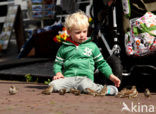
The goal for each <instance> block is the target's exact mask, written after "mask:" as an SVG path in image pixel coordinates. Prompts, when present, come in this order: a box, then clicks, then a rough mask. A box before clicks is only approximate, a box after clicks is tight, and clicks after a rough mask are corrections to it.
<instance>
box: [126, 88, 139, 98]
mask: <svg viewBox="0 0 156 114" xmlns="http://www.w3.org/2000/svg"><path fill="white" fill-rule="evenodd" d="M137 96H138V91H137V89H136V86H132V88H131V89H127V90H126V92H125V93H124V97H128V98H135V97H137Z"/></svg>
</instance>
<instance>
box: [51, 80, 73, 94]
mask: <svg viewBox="0 0 156 114" xmlns="http://www.w3.org/2000/svg"><path fill="white" fill-rule="evenodd" d="M73 82H74V78H73V77H65V78H60V79H57V80H53V81H51V82H50V83H49V86H51V85H53V91H54V92H57V91H59V90H61V89H64V88H65V89H66V92H69V91H70V88H73Z"/></svg>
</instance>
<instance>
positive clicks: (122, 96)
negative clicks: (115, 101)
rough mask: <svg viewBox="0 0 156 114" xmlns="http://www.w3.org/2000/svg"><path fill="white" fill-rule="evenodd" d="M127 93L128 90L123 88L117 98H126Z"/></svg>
mask: <svg viewBox="0 0 156 114" xmlns="http://www.w3.org/2000/svg"><path fill="white" fill-rule="evenodd" d="M126 92H127V88H123V89H122V90H121V91H120V92H119V93H118V94H117V95H116V97H120V98H124V97H125V96H124V95H125V93H126Z"/></svg>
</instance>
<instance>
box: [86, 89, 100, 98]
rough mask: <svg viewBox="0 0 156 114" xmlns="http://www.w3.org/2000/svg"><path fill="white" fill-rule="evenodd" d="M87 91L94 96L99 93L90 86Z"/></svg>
mask: <svg viewBox="0 0 156 114" xmlns="http://www.w3.org/2000/svg"><path fill="white" fill-rule="evenodd" d="M85 91H86V93H87V94H89V95H93V96H94V97H95V96H97V95H98V93H97V92H96V91H94V90H92V89H90V88H86V89H85Z"/></svg>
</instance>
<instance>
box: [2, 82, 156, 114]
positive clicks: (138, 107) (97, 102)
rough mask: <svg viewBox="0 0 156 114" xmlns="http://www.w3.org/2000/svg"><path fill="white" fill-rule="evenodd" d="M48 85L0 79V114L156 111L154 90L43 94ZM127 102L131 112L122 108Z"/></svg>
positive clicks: (125, 113)
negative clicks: (121, 94)
mask: <svg viewBox="0 0 156 114" xmlns="http://www.w3.org/2000/svg"><path fill="white" fill-rule="evenodd" d="M11 85H15V86H16V87H17V88H18V93H17V94H15V95H10V94H9V91H8V90H9V87H10V86H11ZM46 87H47V85H44V84H41V83H26V82H21V81H5V80H0V90H1V94H0V114H104V113H105V114H122V113H123V114H132V113H136V114H138V113H141V114H143V113H145V114H149V113H153V114H154V113H155V112H156V94H155V93H152V97H151V98H150V99H147V98H145V97H144V94H143V93H139V96H138V98H134V99H128V98H116V97H115V96H105V97H99V96H97V97H94V96H90V95H86V94H81V95H80V96H75V95H73V94H71V93H66V94H65V95H59V94H58V93H52V94H51V95H43V94H41V91H42V90H43V89H45V88H46ZM124 103H125V104H126V105H127V106H128V107H129V109H130V111H131V112H128V111H125V110H124V111H121V110H122V108H123V104H124ZM143 106H144V108H143ZM142 108H143V109H142ZM136 111H137V112H136ZM150 111H152V112H150ZM153 111H154V112H153Z"/></svg>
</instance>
